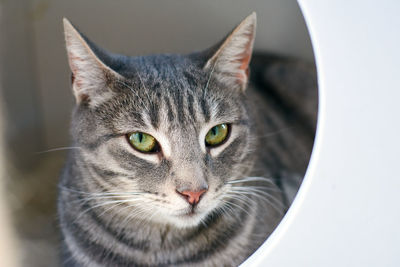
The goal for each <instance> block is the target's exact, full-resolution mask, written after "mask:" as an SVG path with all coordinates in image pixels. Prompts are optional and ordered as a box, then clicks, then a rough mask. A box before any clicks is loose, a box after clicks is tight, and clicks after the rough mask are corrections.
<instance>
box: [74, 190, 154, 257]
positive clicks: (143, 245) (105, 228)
mask: <svg viewBox="0 0 400 267" xmlns="http://www.w3.org/2000/svg"><path fill="white" fill-rule="evenodd" d="M77 198H78V199H79V200H82V202H83V203H82V204H80V211H81V212H85V215H86V216H88V217H89V219H90V220H91V222H92V223H93V224H95V226H96V227H98V228H99V229H100V230H101V232H105V233H107V234H109V235H110V236H112V237H113V238H114V240H115V241H116V242H119V243H121V244H123V245H125V246H127V247H129V248H131V249H134V250H139V251H143V252H147V251H149V249H150V245H149V242H148V241H140V242H136V241H135V240H133V239H128V238H126V237H125V235H124V234H123V233H120V232H119V231H117V230H116V229H113V228H111V227H110V225H109V224H108V223H106V222H104V221H103V220H102V219H101V217H99V216H98V214H97V212H96V211H95V210H94V209H91V207H92V205H90V204H88V203H86V202H85V201H84V199H83V198H82V197H81V196H79V195H78V196H77ZM122 204H123V205H127V204H126V203H122ZM94 205H96V203H94ZM70 221H72V222H73V223H74V227H72V229H75V228H76V229H77V230H76V232H77V233H78V235H81V234H79V233H80V232H81V231H83V229H82V228H81V227H80V222H79V221H76V219H75V218H70ZM83 224H88V222H87V221H85V222H83ZM88 235H90V233H88Z"/></svg>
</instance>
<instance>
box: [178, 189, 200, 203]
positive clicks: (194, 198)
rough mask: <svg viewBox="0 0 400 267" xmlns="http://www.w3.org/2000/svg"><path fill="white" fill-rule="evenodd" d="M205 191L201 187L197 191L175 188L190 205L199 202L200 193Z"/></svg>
mask: <svg viewBox="0 0 400 267" xmlns="http://www.w3.org/2000/svg"><path fill="white" fill-rule="evenodd" d="M206 191H207V189H202V190H200V191H197V192H192V191H189V190H186V191H182V192H179V191H178V190H177V192H178V193H179V194H181V195H182V196H184V197H185V198H186V200H187V201H188V202H189V203H190V204H191V205H196V204H197V203H199V201H200V197H201V195H203V194H204V193H205V192H206Z"/></svg>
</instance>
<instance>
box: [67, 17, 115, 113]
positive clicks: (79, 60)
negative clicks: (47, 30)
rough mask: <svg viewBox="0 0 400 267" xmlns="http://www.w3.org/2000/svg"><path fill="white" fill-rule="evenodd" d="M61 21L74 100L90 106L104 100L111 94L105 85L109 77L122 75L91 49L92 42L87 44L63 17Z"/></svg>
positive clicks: (85, 39)
mask: <svg viewBox="0 0 400 267" xmlns="http://www.w3.org/2000/svg"><path fill="white" fill-rule="evenodd" d="M63 23H64V33H65V41H66V46H67V52H68V61H69V66H70V68H71V71H72V79H71V80H72V88H73V92H74V95H75V99H76V102H77V103H78V104H80V103H87V104H89V105H90V106H95V105H97V104H99V103H101V102H104V101H105V100H106V99H108V98H110V97H111V96H112V94H113V92H112V91H111V90H110V89H109V88H108V86H107V84H108V81H109V80H110V78H111V77H113V79H122V76H121V75H119V74H118V73H116V72H115V71H114V70H112V69H111V68H110V67H108V66H107V65H106V64H105V63H104V62H103V61H102V60H100V59H99V58H98V56H97V55H96V54H95V53H94V51H93V49H92V47H93V46H94V44H92V43H90V46H89V44H88V39H87V38H86V37H84V36H83V35H82V34H80V33H79V32H78V30H77V29H75V27H74V26H72V24H71V23H70V22H69V21H68V20H67V19H66V18H64V19H63ZM97 50H99V49H97Z"/></svg>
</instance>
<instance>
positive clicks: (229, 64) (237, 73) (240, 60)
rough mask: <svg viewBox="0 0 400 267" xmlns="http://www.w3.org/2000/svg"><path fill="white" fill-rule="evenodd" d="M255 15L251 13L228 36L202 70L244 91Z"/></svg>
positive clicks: (247, 76) (247, 77)
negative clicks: (210, 72) (211, 72)
mask: <svg viewBox="0 0 400 267" xmlns="http://www.w3.org/2000/svg"><path fill="white" fill-rule="evenodd" d="M256 23H257V16H256V13H255V12H253V13H251V14H250V15H249V16H248V17H247V18H245V19H244V20H243V21H242V22H241V23H240V24H239V25H238V26H237V27H236V28H235V29H234V30H233V31H232V32H231V33H230V34H229V35H228V37H226V38H225V40H224V41H223V43H222V45H221V46H220V47H219V48H218V50H217V51H216V52H215V53H214V55H213V56H212V57H211V58H210V59H209V60H208V61H207V63H206V65H205V66H204V69H205V70H207V71H213V74H212V75H214V77H216V78H217V79H218V80H219V81H220V82H221V83H223V84H225V85H227V86H229V87H232V88H235V89H240V90H242V91H244V90H245V89H246V86H247V82H248V79H249V63H250V59H251V54H252V52H253V44H254V38H255V35H256Z"/></svg>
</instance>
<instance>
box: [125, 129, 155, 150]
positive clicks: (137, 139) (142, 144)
mask: <svg viewBox="0 0 400 267" xmlns="http://www.w3.org/2000/svg"><path fill="white" fill-rule="evenodd" d="M128 139H129V143H131V145H132V146H133V148H135V149H136V150H139V151H140V152H156V150H157V141H156V139H155V138H154V137H153V136H151V135H149V134H146V133H142V132H135V133H131V134H129V135H128Z"/></svg>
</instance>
